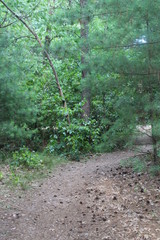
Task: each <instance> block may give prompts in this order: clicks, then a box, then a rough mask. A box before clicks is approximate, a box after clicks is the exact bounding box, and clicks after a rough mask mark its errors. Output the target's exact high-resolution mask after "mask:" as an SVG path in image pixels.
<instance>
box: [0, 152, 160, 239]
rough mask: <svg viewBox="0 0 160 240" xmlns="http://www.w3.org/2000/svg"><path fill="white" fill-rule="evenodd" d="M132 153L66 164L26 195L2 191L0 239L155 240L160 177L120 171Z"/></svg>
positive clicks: (158, 224) (158, 230) (159, 217)
mask: <svg viewBox="0 0 160 240" xmlns="http://www.w3.org/2000/svg"><path fill="white" fill-rule="evenodd" d="M133 155H134V153H133V152H130V151H127V152H114V153H110V154H104V155H101V156H99V157H94V158H93V159H90V160H88V161H87V162H80V163H78V162H75V163H69V164H66V165H64V166H61V167H58V168H57V169H56V170H55V171H54V172H53V173H52V174H51V176H50V177H49V178H48V179H44V180H43V181H41V182H36V183H34V184H33V186H32V189H30V190H28V191H24V192H23V191H19V190H17V191H11V190H9V189H6V188H2V189H3V191H2V192H3V194H2V196H1V198H2V201H1V205H0V207H1V209H0V239H1V240H107V239H108V240H131V239H133V240H136V239H137V240H138V239H139V240H143V239H144V240H145V239H149V240H150V239H151V240H158V239H159V240H160V185H159V183H160V179H159V178H155V179H152V178H150V177H149V176H148V175H147V174H144V175H141V174H138V175H137V174H133V173H132V172H131V171H130V170H126V169H122V168H121V167H119V163H120V160H122V159H126V158H128V157H131V156H133ZM0 187H1V186H0ZM2 187H3V186H2Z"/></svg>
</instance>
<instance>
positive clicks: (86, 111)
mask: <svg viewBox="0 0 160 240" xmlns="http://www.w3.org/2000/svg"><path fill="white" fill-rule="evenodd" d="M87 1H88V0H80V7H81V12H82V16H81V21H80V24H81V40H82V42H83V45H82V47H81V65H82V66H83V70H82V80H83V82H85V80H86V77H87V75H88V71H87V68H86V63H87V61H86V57H87V55H88V53H89V46H88V43H87V41H88V32H89V26H88V18H87V16H86V15H85V14H84V10H85V8H86V5H87ZM82 88H83V86H82ZM82 100H85V101H86V103H85V104H84V106H83V108H82V109H83V114H82V117H83V118H84V119H85V120H87V119H88V118H89V116H90V89H89V87H88V86H87V87H84V88H83V90H82Z"/></svg>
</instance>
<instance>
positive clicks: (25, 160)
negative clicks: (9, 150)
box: [11, 147, 43, 168]
mask: <svg viewBox="0 0 160 240" xmlns="http://www.w3.org/2000/svg"><path fill="white" fill-rule="evenodd" d="M11 166H12V167H19V166H25V167H27V168H39V167H42V166H43V161H42V160H41V159H39V157H38V155H37V154H36V153H34V152H31V151H30V150H29V149H28V148H26V147H23V148H20V150H19V151H15V152H14V153H13V158H12V162H11Z"/></svg>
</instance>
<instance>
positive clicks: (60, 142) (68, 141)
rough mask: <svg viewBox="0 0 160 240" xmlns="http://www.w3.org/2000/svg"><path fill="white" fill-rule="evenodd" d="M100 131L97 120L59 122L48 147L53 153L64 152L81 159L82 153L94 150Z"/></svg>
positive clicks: (73, 157)
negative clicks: (70, 122) (69, 122)
mask: <svg viewBox="0 0 160 240" xmlns="http://www.w3.org/2000/svg"><path fill="white" fill-rule="evenodd" d="M99 133H100V130H99V129H98V128H97V126H96V121H95V120H90V121H88V122H81V123H80V122H75V123H74V124H73V123H72V124H70V125H68V124H66V123H59V125H58V127H57V129H56V131H55V133H54V135H52V136H51V140H50V144H49V146H48V147H47V148H48V149H49V151H50V152H51V153H52V152H56V153H59V154H60V153H63V154H66V155H68V156H69V157H70V158H72V159H76V160H79V157H80V155H81V154H83V153H87V152H90V151H94V147H95V145H96V144H97V143H98V142H99V138H100V136H99Z"/></svg>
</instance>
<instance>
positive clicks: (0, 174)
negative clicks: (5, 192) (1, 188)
mask: <svg viewBox="0 0 160 240" xmlns="http://www.w3.org/2000/svg"><path fill="white" fill-rule="evenodd" d="M2 179H3V173H2V172H0V181H1V180H2Z"/></svg>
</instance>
